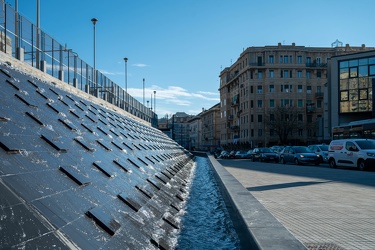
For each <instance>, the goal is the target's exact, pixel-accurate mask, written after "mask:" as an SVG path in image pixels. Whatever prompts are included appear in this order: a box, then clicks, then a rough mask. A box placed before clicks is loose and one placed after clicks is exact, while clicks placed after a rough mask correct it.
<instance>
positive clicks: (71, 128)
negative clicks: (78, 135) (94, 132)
mask: <svg viewBox="0 0 375 250" xmlns="http://www.w3.org/2000/svg"><path fill="white" fill-rule="evenodd" d="M58 120H59V122H61V123H62V124H64V125H65V127H67V128H68V129H70V130H72V131H77V130H78V129H77V128H76V127H75V126H74V125H73V124H71V123H69V122H68V121H67V120H63V119H61V118H59V119H58Z"/></svg>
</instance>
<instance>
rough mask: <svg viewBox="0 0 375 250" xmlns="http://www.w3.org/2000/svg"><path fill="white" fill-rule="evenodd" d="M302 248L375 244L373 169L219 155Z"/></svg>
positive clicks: (338, 248)
mask: <svg viewBox="0 0 375 250" xmlns="http://www.w3.org/2000/svg"><path fill="white" fill-rule="evenodd" d="M218 161H219V162H220V164H221V165H223V166H224V167H225V168H226V169H227V170H228V171H229V173H231V174H232V175H233V176H234V177H235V178H236V179H237V180H238V181H239V182H240V183H241V184H242V185H243V186H244V187H245V188H246V189H247V190H248V191H249V192H250V193H251V194H252V195H253V196H254V197H255V198H256V199H257V200H259V201H260V202H261V203H262V205H263V206H264V207H265V208H266V209H268V210H269V211H270V212H271V213H272V214H273V215H274V216H275V217H276V218H277V219H278V220H279V221H280V222H281V223H282V224H283V225H284V226H285V227H286V228H287V229H288V230H289V231H290V232H291V233H292V234H293V235H295V237H296V238H297V239H299V240H300V241H301V242H302V243H303V244H304V245H305V246H306V247H307V248H308V249H314V250H315V249H316V250H318V249H319V250H323V249H329V250H341V249H345V250H351V249H361V250H363V249H375V171H374V170H371V171H359V170H356V169H344V168H338V169H332V168H329V166H328V164H321V165H319V166H299V165H292V164H290V165H288V164H285V165H283V164H280V163H263V162H252V161H250V160H244V159H233V160H220V159H218Z"/></svg>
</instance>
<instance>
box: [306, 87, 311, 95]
mask: <svg viewBox="0 0 375 250" xmlns="http://www.w3.org/2000/svg"><path fill="white" fill-rule="evenodd" d="M306 93H307V94H311V86H307V87H306Z"/></svg>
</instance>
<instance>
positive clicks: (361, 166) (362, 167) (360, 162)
mask: <svg viewBox="0 0 375 250" xmlns="http://www.w3.org/2000/svg"><path fill="white" fill-rule="evenodd" d="M358 169H359V170H361V171H363V170H365V169H366V165H365V161H364V160H359V161H358Z"/></svg>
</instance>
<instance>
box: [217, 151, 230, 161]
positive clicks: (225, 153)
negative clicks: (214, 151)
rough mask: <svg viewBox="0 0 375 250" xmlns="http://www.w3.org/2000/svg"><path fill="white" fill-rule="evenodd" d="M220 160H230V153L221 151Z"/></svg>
mask: <svg viewBox="0 0 375 250" xmlns="http://www.w3.org/2000/svg"><path fill="white" fill-rule="evenodd" d="M218 158H219V159H228V158H229V152H228V151H225V150H223V151H221V153H220V155H219V157H218Z"/></svg>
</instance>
